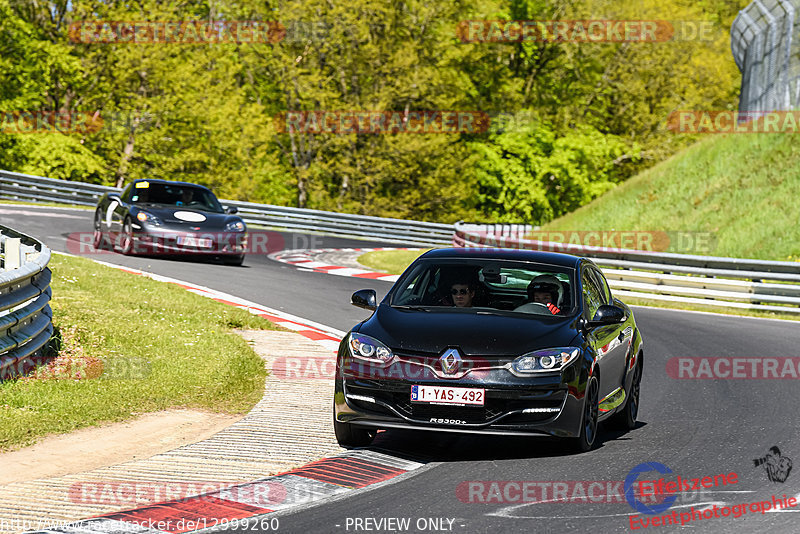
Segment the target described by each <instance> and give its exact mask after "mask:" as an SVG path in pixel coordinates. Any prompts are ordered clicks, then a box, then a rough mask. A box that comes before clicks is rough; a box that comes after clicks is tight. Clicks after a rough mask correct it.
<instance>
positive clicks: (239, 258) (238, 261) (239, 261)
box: [225, 254, 244, 266]
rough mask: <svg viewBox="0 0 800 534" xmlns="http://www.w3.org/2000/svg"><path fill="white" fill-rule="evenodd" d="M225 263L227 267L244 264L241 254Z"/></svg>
mask: <svg viewBox="0 0 800 534" xmlns="http://www.w3.org/2000/svg"><path fill="white" fill-rule="evenodd" d="M225 263H227V264H228V265H237V266H239V265H241V264H243V263H244V254H242V255H241V256H236V257H234V258H230V259H227V260H225Z"/></svg>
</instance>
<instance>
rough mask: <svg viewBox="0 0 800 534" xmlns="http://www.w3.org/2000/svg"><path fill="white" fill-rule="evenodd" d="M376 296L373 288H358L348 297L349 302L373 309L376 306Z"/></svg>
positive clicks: (366, 308) (359, 306)
mask: <svg viewBox="0 0 800 534" xmlns="http://www.w3.org/2000/svg"><path fill="white" fill-rule="evenodd" d="M377 302H378V296H377V295H376V294H375V290H374V289H359V290H358V291H356V292H355V293H353V296H352V297H350V304H352V305H353V306H356V307H358V308H364V309H365V310H371V311H375V310H376V309H377V308H378V304H377Z"/></svg>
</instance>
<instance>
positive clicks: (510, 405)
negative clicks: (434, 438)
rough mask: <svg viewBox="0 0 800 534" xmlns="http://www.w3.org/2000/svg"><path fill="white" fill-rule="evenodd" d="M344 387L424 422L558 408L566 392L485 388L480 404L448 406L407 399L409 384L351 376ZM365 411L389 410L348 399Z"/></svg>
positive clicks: (528, 417)
mask: <svg viewBox="0 0 800 534" xmlns="http://www.w3.org/2000/svg"><path fill="white" fill-rule="evenodd" d="M346 388H347V391H348V392H350V393H353V394H358V395H366V396H370V397H373V398H375V399H376V400H378V401H380V402H383V403H385V404H387V405H388V406H391V407H392V408H393V409H394V410H396V411H397V413H398V414H399V415H401V416H403V417H405V418H407V419H411V420H414V421H418V422H425V423H428V422H430V420H431V419H432V418H433V419H457V420H461V421H465V422H466V423H468V424H475V425H480V424H487V423H490V422H492V421H494V420H495V419H497V418H498V417H500V416H502V415H503V414H507V413H510V412H515V411H518V410H524V409H526V408H561V406H562V405H563V402H564V397H565V396H566V391H563V390H540V391H531V390H513V389H494V390H487V393H486V403H485V405H484V406H448V405H441V404H422V403H412V402H411V386H410V385H408V384H403V383H400V382H397V381H390V380H363V379H360V380H355V381H352V382H349V381H348V383H347V385H346ZM349 402H350V403H352V404H353V405H355V406H357V407H359V408H360V409H362V410H365V411H371V412H378V413H385V414H387V415H388V414H389V413H390V411H389V410H388V409H387V408H384V407H381V406H379V405H376V404H373V403H369V402H362V401H356V400H354V399H351V400H350V401H349ZM556 415H557V413H531V414H514V415H510V416H506V417H503V418H501V419H500V420H498V421H497V424H499V425H502V424H521V423H535V422H539V421H545V420H547V419H550V418H552V417H555V416H556Z"/></svg>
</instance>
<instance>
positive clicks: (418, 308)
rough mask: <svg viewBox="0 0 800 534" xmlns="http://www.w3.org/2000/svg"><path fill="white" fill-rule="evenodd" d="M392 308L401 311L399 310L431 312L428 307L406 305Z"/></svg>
mask: <svg viewBox="0 0 800 534" xmlns="http://www.w3.org/2000/svg"><path fill="white" fill-rule="evenodd" d="M392 308H398V309H401V310H414V311H424V312H428V311H431V310H430V308H429V307H428V306H409V305H408V304H402V305H399V306H392Z"/></svg>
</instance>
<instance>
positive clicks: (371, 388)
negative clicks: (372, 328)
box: [334, 355, 587, 437]
mask: <svg viewBox="0 0 800 534" xmlns="http://www.w3.org/2000/svg"><path fill="white" fill-rule="evenodd" d="M349 363H352V360H350V357H349V356H347V355H345V356H344V358H342V357H340V358H339V365H338V366H337V379H336V386H335V397H334V398H335V403H334V416H335V417H336V420H337V421H339V422H342V423H352V424H355V425H359V426H369V427H377V428H413V429H423V430H436V431H449V432H466V433H481V434H510V435H514V434H524V435H531V434H540V435H552V436H559V437H576V436H578V435H579V433H580V428H581V419H582V416H583V391H584V390H585V386H586V376H587V373H585V372H583V371H582V369H583V367H582V365H581V359H580V358H579V359H578V360H577V361H576V362H573V363H572V364H570V365H569V366H567V367H566V368H565V369H564V370H562V371H561V373H554V374H549V375H542V376H535V377H517V376H514V375H513V374H512V373H510V372H509V371H508V370H506V369H501V368H498V369H492V370H489V371H486V372H482V373H480V376H479V377H475V376H471V375H470V374H468V375H466V376H463V377H462V378H460V379H456V380H451V379H437V378H435V377H434V378H431V377H430V376H428V377H424V378H422V377H421V378H411V377H407V376H404V375H402V374H400V373H393V371H392V367H393V366H394V365H400V366H402V365H404V362H396V363H395V364H392V365H390V366H389V367H387V368H386V369H385V370H383V372H382V373H381V374H382V376H378V377H375V376H374V374H368V373H352V372H351V371H350V369H351V367H350V366H349V365H348V364H349ZM475 374H478V373H475ZM393 375H394V376H393ZM415 384H417V385H434V386H452V387H467V388H482V389H484V390H485V402H484V405H483V406H451V405H441V404H422V403H416V402H412V401H411V386H412V385H415Z"/></svg>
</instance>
